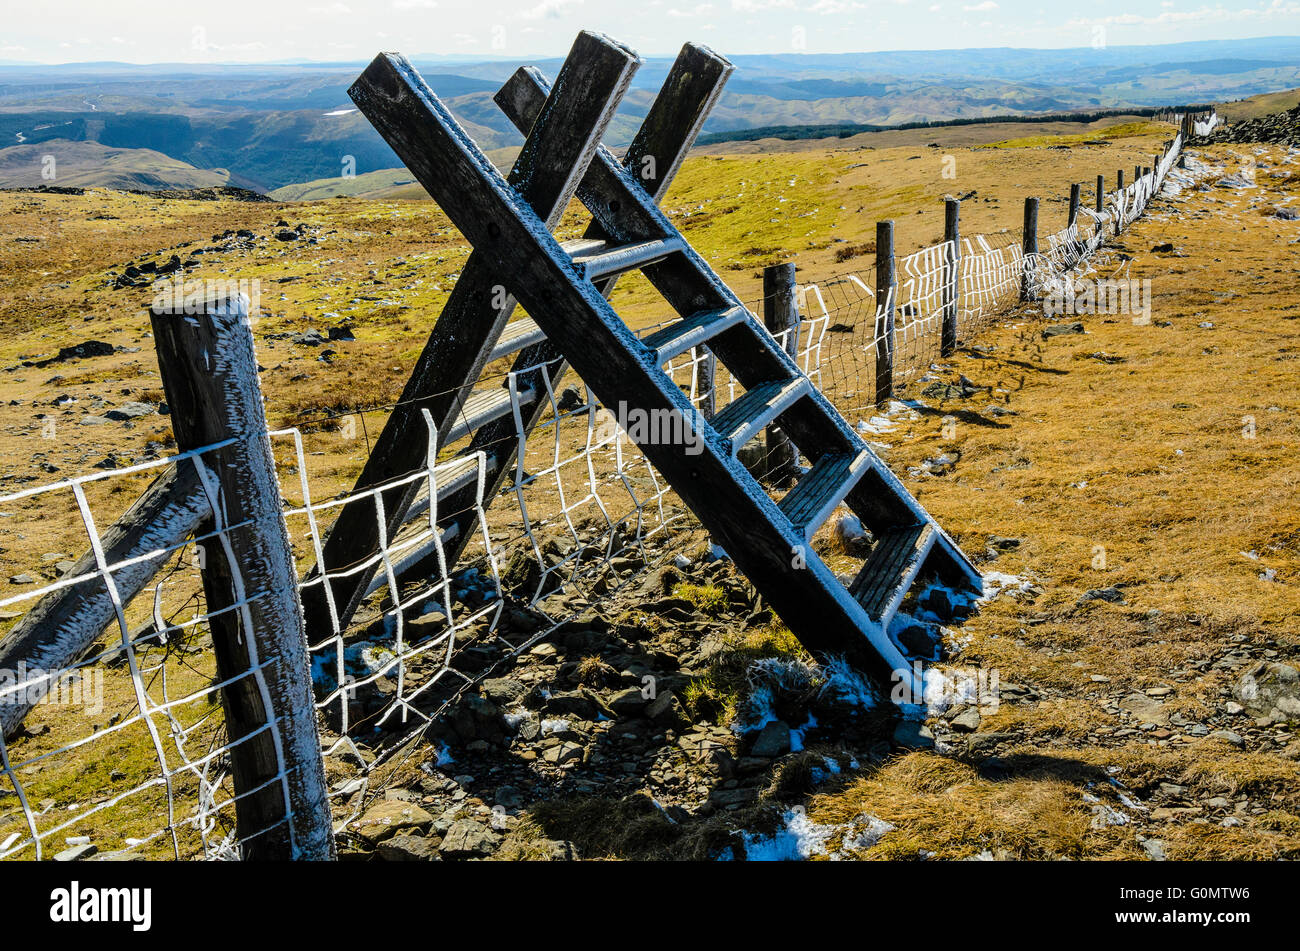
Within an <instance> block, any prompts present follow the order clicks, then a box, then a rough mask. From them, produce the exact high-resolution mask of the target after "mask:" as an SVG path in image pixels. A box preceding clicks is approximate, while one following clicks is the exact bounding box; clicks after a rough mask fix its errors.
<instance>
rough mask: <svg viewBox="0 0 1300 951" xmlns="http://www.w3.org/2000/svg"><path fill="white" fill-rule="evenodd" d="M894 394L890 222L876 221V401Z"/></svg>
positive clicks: (892, 279) (892, 262) (891, 241)
mask: <svg viewBox="0 0 1300 951" xmlns="http://www.w3.org/2000/svg"><path fill="white" fill-rule="evenodd" d="M893 395H894V222H893V221H877V222H876V405H877V406H881V405H883V404H884V403H885V401H886V400H888V399H889V398H890V397H892V396H893Z"/></svg>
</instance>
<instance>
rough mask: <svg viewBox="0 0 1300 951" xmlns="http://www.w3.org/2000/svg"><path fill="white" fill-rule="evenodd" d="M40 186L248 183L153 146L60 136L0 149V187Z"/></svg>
mask: <svg viewBox="0 0 1300 951" xmlns="http://www.w3.org/2000/svg"><path fill="white" fill-rule="evenodd" d="M51 158H52V159H53V162H52V164H51V162H50V159H51ZM46 169H51V170H52V173H53V176H54V177H53V178H50V177H48V175H46V174H45V172H46ZM41 185H61V186H74V187H96V188H120V189H125V190H153V189H158V188H211V187H216V186H221V185H234V186H238V187H241V188H248V187H250V183H249V182H248V181H247V180H246V179H244V178H243V177H242V176H239V175H233V174H231V173H230V172H229V171H227V170H226V169H224V168H213V169H203V168H195V167H194V166H193V165H190V164H189V163H188V162H182V161H180V160H179V159H174V158H171V157H170V156H168V155H164V154H163V153H161V152H156V151H154V150H153V149H116V148H111V147H110V146H107V145H103V144H101V143H99V142H70V141H67V140H65V139H51V140H50V141H48V142H42V143H40V144H39V145H15V146H11V147H10V148H7V149H0V187H2V188H25V187H39V186H41Z"/></svg>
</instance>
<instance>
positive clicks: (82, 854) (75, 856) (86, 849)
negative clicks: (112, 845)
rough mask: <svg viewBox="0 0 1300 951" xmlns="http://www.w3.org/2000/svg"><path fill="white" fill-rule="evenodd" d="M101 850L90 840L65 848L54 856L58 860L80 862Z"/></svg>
mask: <svg viewBox="0 0 1300 951" xmlns="http://www.w3.org/2000/svg"><path fill="white" fill-rule="evenodd" d="M97 852H99V848H98V847H97V846H95V845H93V844H92V843H90V842H82V843H79V844H77V845H74V846H72V847H71V848H67V849H64V850H63V851H62V852H58V853H56V854H55V856H54V861H56V862H80V861H83V860H85V859H88V858H90V857H91V856H92V855H95V854H96V853H97Z"/></svg>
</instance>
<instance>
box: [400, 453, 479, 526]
mask: <svg viewBox="0 0 1300 951" xmlns="http://www.w3.org/2000/svg"><path fill="white" fill-rule="evenodd" d="M492 458H493V457H492V456H491V455H489V456H488V460H489V468H490V467H491V460H492ZM434 472H435V477H436V478H437V480H438V501H439V502H441V501H442V500H443V499H445V498H448V497H449V496H451V495H454V494H455V493H457V492H459V491H460V490H461V489H464V488H467V487H468V486H470V485H472V484H473V483H474V482H476V481H477V480H478V454H477V453H475V454H474V455H472V456H462V457H460V458H459V459H453V460H452V461H451V462H448V463H444V464H442V465H440V466H438V467H437V468H436V469H435V470H434ZM427 511H429V486H428V483H425V484H424V485H423V486H422V487H421V488H420V493H419V494H418V495H417V496H416V497H415V501H413V502H412V503H411V505H410V507H409V508H408V509H407V510H406V517H405V521H406V522H412V521H414V520H415V519H417V518H419V517H420V516H421V515H423V514H424V513H425V512H427Z"/></svg>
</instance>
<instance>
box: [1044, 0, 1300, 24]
mask: <svg viewBox="0 0 1300 951" xmlns="http://www.w3.org/2000/svg"><path fill="white" fill-rule="evenodd" d="M1278 16H1281V17H1293V16H1300V3H1287V2H1284V0H1273V2H1272V3H1271V4H1270V5H1269V6H1267V7H1243V8H1242V9H1240V10H1225V9H1224V8H1223V7H1201V8H1199V9H1197V10H1166V11H1165V12H1164V13H1159V14H1156V15H1155V16H1149V17H1146V16H1139V15H1138V14H1136V13H1116V14H1112V15H1111V16H1107V17H1093V18H1086V17H1080V18H1077V19H1074V20H1070V21H1069V22H1067V23H1066V24H1065V25H1066V26H1067V27H1088V26H1170V25H1173V24H1179V23H1208V22H1225V21H1237V20H1251V19H1271V18H1272V17H1278Z"/></svg>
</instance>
